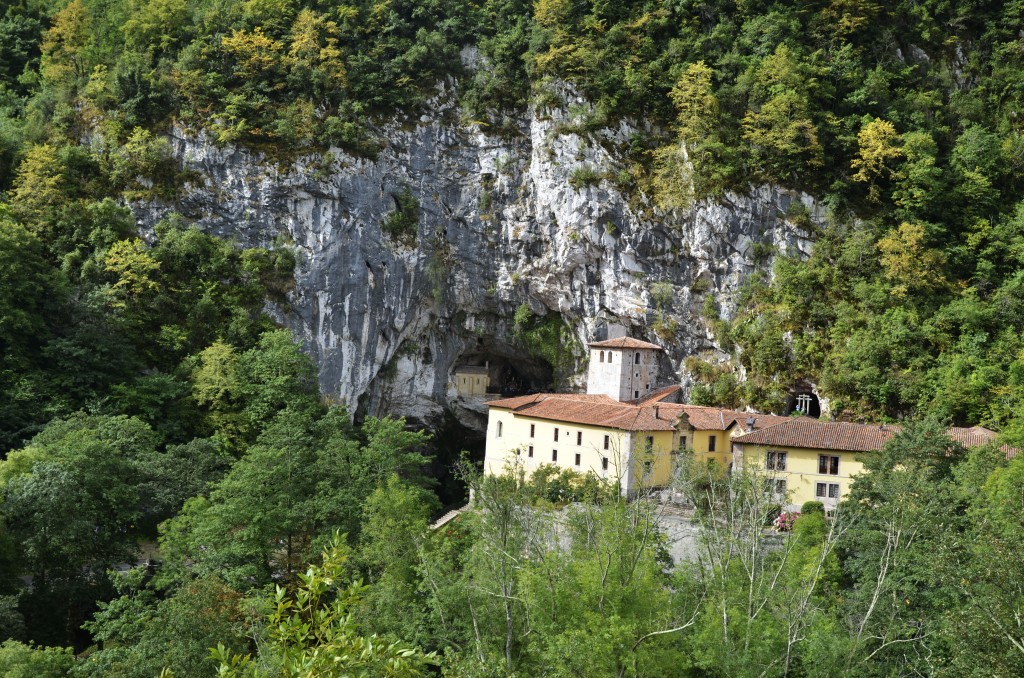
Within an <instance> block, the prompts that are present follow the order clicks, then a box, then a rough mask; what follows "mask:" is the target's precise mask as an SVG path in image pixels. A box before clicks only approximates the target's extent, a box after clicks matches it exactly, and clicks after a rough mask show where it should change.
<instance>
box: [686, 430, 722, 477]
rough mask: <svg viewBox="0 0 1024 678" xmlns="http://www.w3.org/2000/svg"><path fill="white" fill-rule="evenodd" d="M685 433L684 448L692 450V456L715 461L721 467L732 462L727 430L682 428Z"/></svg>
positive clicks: (705, 460)
mask: <svg viewBox="0 0 1024 678" xmlns="http://www.w3.org/2000/svg"><path fill="white" fill-rule="evenodd" d="M683 435H686V449H688V450H690V451H692V452H693V455H694V458H695V459H697V460H699V461H704V462H708V461H712V460H713V461H715V462H716V463H717V464H719V465H720V466H721V467H722V468H723V469H727V468H729V465H730V464H731V463H732V448H731V446H730V443H729V441H730V435H729V432H728V431H715V430H703V431H701V430H696V429H692V428H691V429H689V430H688V431H685V430H684V433H683Z"/></svg>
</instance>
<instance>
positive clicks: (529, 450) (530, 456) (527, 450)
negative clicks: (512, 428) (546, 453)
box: [526, 445, 533, 459]
mask: <svg viewBox="0 0 1024 678" xmlns="http://www.w3.org/2000/svg"><path fill="white" fill-rule="evenodd" d="M526 456H527V457H529V458H530V459H533V445H530V446H529V447H528V448H526Z"/></svg>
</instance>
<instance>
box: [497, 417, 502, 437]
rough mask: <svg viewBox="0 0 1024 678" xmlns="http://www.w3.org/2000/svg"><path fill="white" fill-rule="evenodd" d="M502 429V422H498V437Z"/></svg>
mask: <svg viewBox="0 0 1024 678" xmlns="http://www.w3.org/2000/svg"><path fill="white" fill-rule="evenodd" d="M502 428H503V425H502V422H500V421H499V422H498V437H499V438H500V437H501V429H502Z"/></svg>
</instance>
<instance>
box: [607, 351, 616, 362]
mask: <svg viewBox="0 0 1024 678" xmlns="http://www.w3.org/2000/svg"><path fill="white" fill-rule="evenodd" d="M613 355H615V354H614V353H612V352H611V351H608V362H611V361H612V356H613Z"/></svg>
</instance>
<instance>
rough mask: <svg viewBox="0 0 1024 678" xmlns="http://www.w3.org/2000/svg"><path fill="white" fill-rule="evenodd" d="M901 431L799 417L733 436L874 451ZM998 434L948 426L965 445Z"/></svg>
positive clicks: (1013, 452)
mask: <svg viewBox="0 0 1024 678" xmlns="http://www.w3.org/2000/svg"><path fill="white" fill-rule="evenodd" d="M899 431H900V427H899V426H895V425H893V424H853V423H848V422H841V421H819V420H817V419H811V418H808V417H800V418H797V419H787V420H786V421H785V422H783V423H780V424H776V425H774V426H769V427H768V428H765V429H762V430H760V431H754V432H753V433H747V434H745V435H742V436H739V437H737V438H733V442H735V443H741V444H751V445H778V446H779V447H803V448H808V449H815V450H842V451H847V452H873V451H875V450H880V449H882V446H883V445H885V443H887V442H888V441H889V439H891V438H892V437H893V436H894V435H896V434H897V433H899ZM998 435H999V434H997V433H996V432H995V431H991V430H989V429H987V428H984V427H981V426H974V427H972V428H957V427H953V428H951V429H949V437H950V438H952V439H953V440H955V441H957V442H959V443H961V444H962V445H964V446H965V447H980V446H981V445H985V444H987V443H990V442H992V441H993V440H995V439H996V436H998ZM1000 449H1002V450H1003V451H1004V452H1006V456H1007V458H1008V459H1009V458H1011V457H1013V456H1014V455H1016V453H1017V451H1016V450H1015V449H1013V448H1011V447H1009V446H1007V445H1003V446H1002V448H1000Z"/></svg>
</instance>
